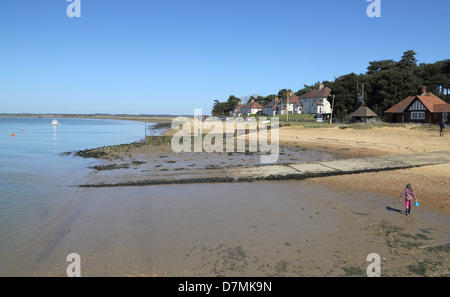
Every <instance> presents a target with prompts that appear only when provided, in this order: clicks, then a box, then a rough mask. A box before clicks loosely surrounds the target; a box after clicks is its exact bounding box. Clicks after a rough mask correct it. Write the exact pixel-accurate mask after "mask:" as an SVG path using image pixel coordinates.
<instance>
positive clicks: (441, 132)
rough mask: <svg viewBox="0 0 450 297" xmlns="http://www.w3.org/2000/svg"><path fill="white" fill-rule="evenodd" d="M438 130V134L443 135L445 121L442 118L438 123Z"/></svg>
mask: <svg viewBox="0 0 450 297" xmlns="http://www.w3.org/2000/svg"><path fill="white" fill-rule="evenodd" d="M440 128H441V130H440V132H439V136H444V130H445V121H444V120H442V122H441V124H440Z"/></svg>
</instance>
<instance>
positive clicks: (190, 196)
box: [24, 126, 450, 276]
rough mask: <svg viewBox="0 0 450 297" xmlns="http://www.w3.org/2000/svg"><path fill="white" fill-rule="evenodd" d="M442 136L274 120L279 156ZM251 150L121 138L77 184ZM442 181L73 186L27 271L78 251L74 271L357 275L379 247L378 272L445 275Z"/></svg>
mask: <svg viewBox="0 0 450 297" xmlns="http://www.w3.org/2000/svg"><path fill="white" fill-rule="evenodd" d="M171 133H173V131H168V132H167V133H166V134H167V135H171ZM449 139H450V138H448V137H441V138H439V137H438V136H437V135H435V133H434V131H428V130H421V129H415V128H414V127H413V126H406V127H381V128H373V129H367V130H354V129H349V128H347V129H339V128H338V127H333V128H308V129H306V128H302V127H294V126H293V127H283V128H281V129H280V145H281V149H280V151H281V153H280V160H279V161H280V162H314V161H317V160H330V159H336V158H352V157H361V156H381V155H389V154H405V153H410V154H414V153H419V152H420V153H422V152H428V151H433V150H442V149H445V148H450V140H449ZM108 149H109V148H108ZM257 157H258V155H257V154H256V155H253V154H245V153H241V154H237V153H235V154H228V153H214V154H209V153H208V154H205V153H189V154H180V153H174V152H173V151H172V150H171V147H170V145H169V144H168V143H167V142H164V141H162V142H161V143H158V144H152V145H144V146H139V145H136V146H132V145H125V146H121V147H120V148H116V149H111V150H110V151H108V152H107V153H106V155H103V156H102V159H100V164H99V165H97V167H93V168H92V172H91V174H90V175H89V176H88V177H87V181H86V182H90V183H96V182H99V181H105V180H108V181H111V182H117V181H123V180H127V181H130V180H139V179H140V178H149V176H150V177H152V176H153V177H155V178H156V177H157V176H161V175H164V174H170V172H174V171H177V172H178V171H180V170H187V171H186V172H189V171H188V170H195V169H198V170H202V172H208V170H207V168H209V167H211V166H213V167H214V166H225V165H229V164H232V165H233V164H234V165H239V164H256V163H257V162H258V160H259V159H258V158H257ZM205 169H206V170H205ZM206 174H207V173H206ZM406 183H411V184H412V185H413V187H414V190H415V191H416V193H417V195H418V197H419V199H420V202H421V205H420V207H414V208H413V210H412V214H411V215H410V216H405V215H404V214H403V210H404V206H403V205H400V204H399V203H398V197H399V195H400V193H401V191H402V190H403V188H404V186H405V185H406ZM449 189H450V175H449V165H448V164H446V165H437V166H426V167H419V168H412V169H406V170H395V171H391V172H390V171H388V172H386V171H385V172H379V173H378V172H372V173H362V174H352V175H341V176H333V177H321V178H311V179H306V180H302V181H289V180H287V181H258V182H251V183H208V184H186V185H155V186H130V187H106V188H79V187H73V188H71V191H73V192H72V195H73V198H72V202H71V204H70V205H69V206H68V207H67V209H66V210H65V213H64V214H63V215H62V216H61V219H60V220H59V221H58V223H57V224H54V225H52V226H51V228H48V230H46V231H45V232H44V233H45V234H46V235H45V236H44V235H43V236H42V237H43V242H42V243H41V244H40V245H38V246H41V248H39V249H36V250H34V251H33V252H32V253H31V255H30V256H29V257H30V259H31V261H24V262H26V263H33V264H32V266H31V267H26V268H25V269H26V270H27V271H30V270H31V271H33V275H36V276H42V275H44V276H64V275H65V268H66V266H67V263H66V262H65V257H66V256H67V254H69V253H71V252H76V253H78V254H80V256H81V259H82V263H81V267H82V276H365V275H366V268H367V266H368V264H369V262H367V260H366V257H367V255H368V254H370V253H378V254H379V255H380V257H381V258H382V263H381V265H382V276H448V271H449V269H450V262H449V260H448V252H449V247H450V228H449V226H450V217H449V211H450V208H449V205H450V204H449V200H450V196H449Z"/></svg>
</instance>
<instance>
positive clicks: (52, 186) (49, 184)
mask: <svg viewBox="0 0 450 297" xmlns="http://www.w3.org/2000/svg"><path fill="white" fill-rule="evenodd" d="M58 121H59V122H60V123H61V125H60V126H56V127H54V126H52V124H51V122H52V119H50V118H0V276H5V275H6V276H7V275H12V274H14V271H15V269H17V266H20V261H21V260H22V259H24V258H26V254H27V253H28V252H29V251H30V249H32V248H33V246H34V245H37V244H38V242H42V240H43V239H42V236H45V232H43V230H44V229H46V228H47V229H48V228H51V225H52V224H57V223H58V216H59V215H61V213H62V212H63V210H64V209H65V208H66V207H67V206H68V205H69V204H70V203H71V196H72V193H73V192H74V190H73V189H74V188H75V187H73V186H74V185H76V182H77V180H80V179H81V178H83V177H85V176H86V174H87V173H88V171H89V169H88V167H89V166H90V165H92V164H95V163H96V162H97V161H96V160H93V159H83V158H79V157H73V156H67V155H62V154H61V153H64V152H70V151H77V150H82V149H87V148H95V147H100V146H106V145H113V144H122V143H129V142H133V141H138V140H141V139H143V138H144V135H145V124H144V123H141V122H132V121H119V120H96V119H68V118H67V119H66V118H60V119H58ZM22 129H23V130H22ZM12 133H14V134H15V135H14V136H12V135H11V134H12Z"/></svg>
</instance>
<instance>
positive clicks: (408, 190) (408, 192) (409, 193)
mask: <svg viewBox="0 0 450 297" xmlns="http://www.w3.org/2000/svg"><path fill="white" fill-rule="evenodd" d="M403 197H405V208H406V211H405V214H406V215H408V214H410V213H411V203H412V199H413V197H414V198H415V199H416V202H419V199H417V197H416V194H414V191H413V189H412V187H411V184H407V185H406V187H405V189H404V190H403V192H402V195H401V196H400V203H402V200H403Z"/></svg>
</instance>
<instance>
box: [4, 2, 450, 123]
mask: <svg viewBox="0 0 450 297" xmlns="http://www.w3.org/2000/svg"><path fill="white" fill-rule="evenodd" d="M80 1H81V2H80V3H81V17H80V18H76V17H74V18H69V17H68V16H67V14H66V8H67V7H68V5H70V4H71V2H68V1H66V0H38V1H37V0H1V1H0V113H4V112H5V113H25V112H27V113H116V114H117V113H127V114H174V115H179V114H193V112H194V109H195V108H202V109H203V112H204V113H205V114H210V111H211V108H212V105H213V101H214V99H217V100H219V101H225V100H227V99H228V97H229V95H235V96H237V97H243V96H249V95H252V94H257V95H263V96H267V95H269V94H276V93H277V92H278V91H279V90H280V89H283V88H288V89H292V90H294V91H297V90H299V89H301V88H303V85H305V84H307V85H311V84H314V83H316V82H317V81H323V80H333V79H334V78H335V77H339V76H341V75H344V74H348V73H351V72H355V73H358V74H359V73H364V72H365V70H366V68H367V66H368V62H369V61H375V60H382V59H393V60H399V59H400V57H401V56H402V54H403V52H405V51H407V50H410V49H412V50H415V51H416V52H417V53H418V54H417V58H418V60H419V63H432V62H435V61H438V60H443V59H448V58H450V55H449V53H450V38H449V35H448V32H449V31H448V30H449V27H450V26H449V22H448V13H449V11H450V1H448V0H427V1H425V0H380V1H381V17H380V18H369V17H368V16H367V14H366V9H367V7H368V5H370V2H367V1H366V0H314V1H312V0H311V1H302V0H80Z"/></svg>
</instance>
